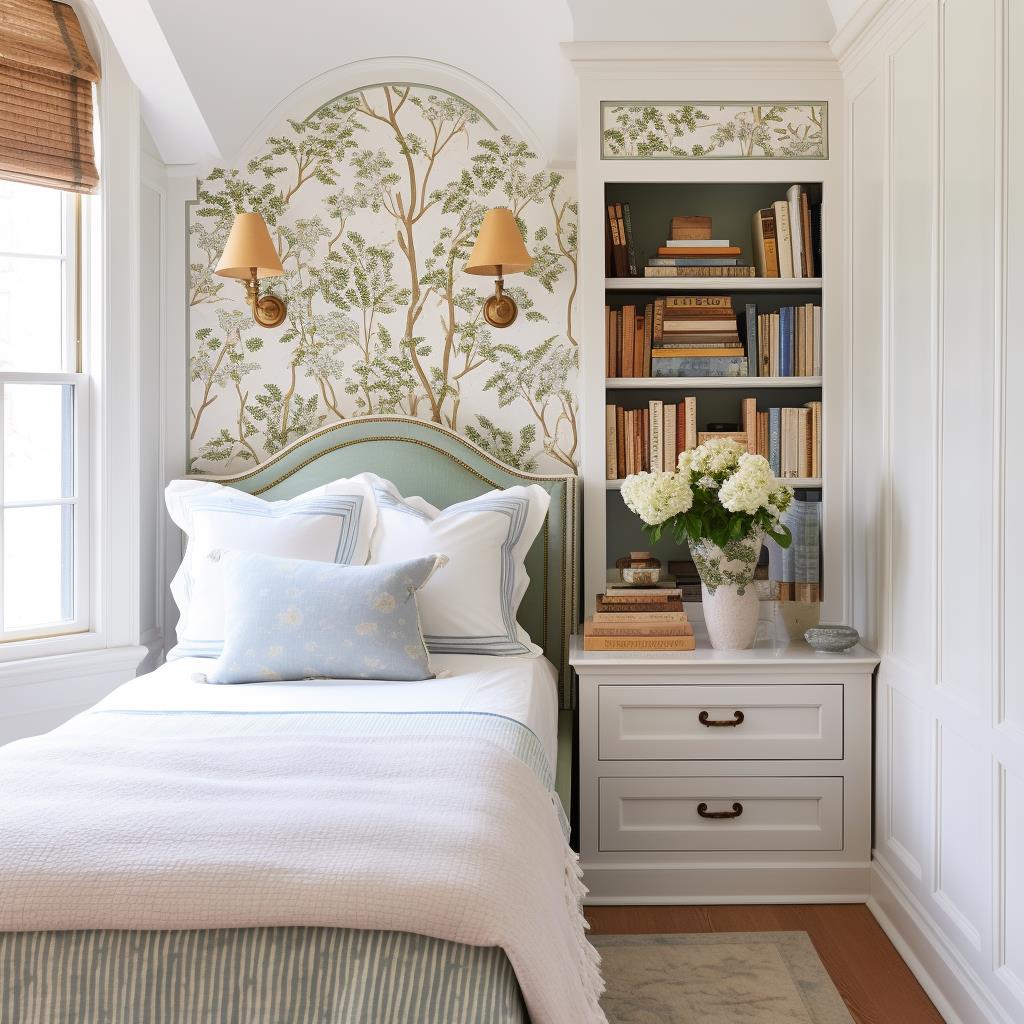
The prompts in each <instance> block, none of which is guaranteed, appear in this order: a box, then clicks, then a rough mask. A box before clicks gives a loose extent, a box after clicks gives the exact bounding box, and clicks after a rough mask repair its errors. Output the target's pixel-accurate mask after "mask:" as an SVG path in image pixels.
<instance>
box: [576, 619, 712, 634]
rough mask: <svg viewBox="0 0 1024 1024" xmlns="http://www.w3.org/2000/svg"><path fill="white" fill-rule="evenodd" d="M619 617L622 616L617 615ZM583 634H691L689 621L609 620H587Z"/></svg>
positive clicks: (691, 629)
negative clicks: (612, 621)
mask: <svg viewBox="0 0 1024 1024" xmlns="http://www.w3.org/2000/svg"><path fill="white" fill-rule="evenodd" d="M619 617H620V618H621V617H622V616H619ZM583 635H584V636H693V626H691V625H690V623H689V622H665V623H658V622H627V623H625V624H624V625H618V624H617V623H611V622H593V623H591V622H587V623H585V624H584V627H583Z"/></svg>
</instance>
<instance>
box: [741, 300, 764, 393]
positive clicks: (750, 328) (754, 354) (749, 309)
mask: <svg viewBox="0 0 1024 1024" xmlns="http://www.w3.org/2000/svg"><path fill="white" fill-rule="evenodd" d="M744 312H745V313H746V321H747V358H748V360H753V365H754V374H755V375H757V374H759V373H760V372H761V359H760V354H759V351H758V345H757V306H756V305H754V303H753V302H748V303H747V305H746V308H745V310H744Z"/></svg>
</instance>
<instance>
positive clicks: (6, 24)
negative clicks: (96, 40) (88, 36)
mask: <svg viewBox="0 0 1024 1024" xmlns="http://www.w3.org/2000/svg"><path fill="white" fill-rule="evenodd" d="M99 77H100V72H99V67H98V66H97V64H96V61H95V60H93V56H92V54H91V53H90V52H89V46H88V44H87V43H86V41H85V36H84V35H83V34H82V26H81V25H80V24H79V23H78V17H77V15H76V14H75V12H74V11H73V10H72V9H71V8H70V7H69V6H68V5H67V4H63V3H56V2H53V0H0V178H6V179H8V180H9V181H23V182H28V183H30V184H33V185H45V186H47V187H49V188H60V189H67V190H68V191H71V192H95V191H96V189H97V187H98V186H99V174H98V173H97V171H96V157H95V153H94V150H93V137H92V118H93V114H92V83H93V82H96V81H99Z"/></svg>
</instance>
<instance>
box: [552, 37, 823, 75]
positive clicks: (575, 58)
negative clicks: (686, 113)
mask: <svg viewBox="0 0 1024 1024" xmlns="http://www.w3.org/2000/svg"><path fill="white" fill-rule="evenodd" d="M562 52H563V53H564V54H565V55H566V57H567V58H568V59H569V60H570V61H571V62H572V63H573V64H574V65H575V67H576V70H577V71H578V72H584V73H587V72H597V73H602V72H606V73H607V74H609V75H621V74H623V73H627V74H628V73H629V71H630V70H643V71H644V72H645V73H650V72H651V71H659V70H666V69H667V68H668V67H670V66H677V67H678V69H679V70H686V68H688V67H693V66H694V65H697V70H698V72H699V73H700V74H701V75H704V74H707V72H708V70H709V65H714V64H723V63H731V62H737V63H739V62H742V64H743V66H744V68H745V69H749V71H750V72H751V73H755V74H764V73H765V72H766V71H767V73H768V74H775V75H778V74H779V71H780V68H779V65H780V64H784V65H785V66H786V67H785V70H786V72H787V73H788V72H789V71H790V70H795V69H794V65H813V70H814V72H815V74H816V75H820V74H821V73H822V72H824V73H825V74H826V76H836V75H837V74H838V68H837V65H836V61H835V57H834V55H833V53H832V50H831V48H830V47H829V45H828V43H824V42H814V41H813V40H812V41H793V42H789V41H780V40H763V41H758V40H752V41H749V42H746V41H737V42H734V41H723V42H704V41H692V42H690V41H650V42H628V43H621V42H615V41H609V42H589V41H587V42H570V43H562Z"/></svg>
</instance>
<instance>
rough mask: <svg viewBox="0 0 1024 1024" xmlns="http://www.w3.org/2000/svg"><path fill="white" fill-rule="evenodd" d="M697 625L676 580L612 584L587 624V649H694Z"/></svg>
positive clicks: (584, 634)
mask: <svg viewBox="0 0 1024 1024" xmlns="http://www.w3.org/2000/svg"><path fill="white" fill-rule="evenodd" d="M695 647H696V643H695V641H694V638H693V626H691V625H690V622H689V619H688V618H687V615H686V612H685V611H684V610H683V597H682V591H681V589H680V588H679V587H676V586H674V585H673V584H672V583H670V582H667V583H665V584H656V585H654V586H649V587H639V586H628V585H626V584H623V585H621V586H618V585H614V584H612V585H609V586H608V588H607V589H606V590H605V592H604V593H603V594H598V596H597V611H596V612H595V613H594V617H593V618H592V619H587V621H586V622H585V623H584V624H583V649H584V650H585V651H692V650H694V648H695Z"/></svg>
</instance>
